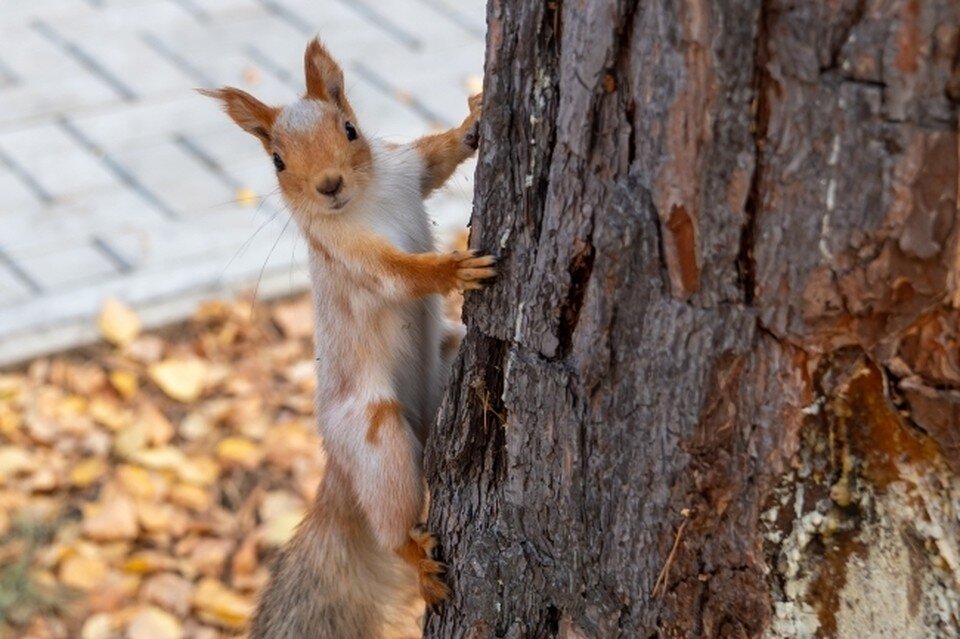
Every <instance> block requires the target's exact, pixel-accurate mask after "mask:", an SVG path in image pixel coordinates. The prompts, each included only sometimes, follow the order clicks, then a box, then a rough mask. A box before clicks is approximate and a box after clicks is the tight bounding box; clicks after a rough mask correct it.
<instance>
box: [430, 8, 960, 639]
mask: <svg viewBox="0 0 960 639" xmlns="http://www.w3.org/2000/svg"><path fill="white" fill-rule="evenodd" d="M488 20H489V35H488V55H487V69H486V71H487V72H486V79H485V87H484V96H485V97H484V101H485V104H484V120H483V123H482V125H481V138H482V142H481V153H480V160H479V165H478V173H477V194H476V195H477V198H476V206H477V208H476V215H475V216H474V219H473V237H472V244H473V245H474V246H476V247H478V248H482V249H483V250H485V251H491V252H493V253H496V254H499V255H501V257H502V260H501V263H500V266H499V270H500V271H501V275H500V276H499V278H498V280H497V282H496V283H495V284H494V285H492V286H491V287H490V288H489V289H487V290H485V291H483V292H482V293H480V294H471V295H469V296H468V299H467V303H466V305H465V315H466V318H467V321H468V326H469V332H468V336H467V338H466V341H465V343H464V347H463V350H462V353H461V356H460V358H459V360H458V362H457V364H456V366H455V370H454V371H453V375H452V380H451V383H450V387H449V388H448V392H447V396H446V399H445V401H444V404H443V407H442V410H441V415H440V418H439V421H438V424H437V428H436V429H435V432H434V433H433V435H432V436H431V439H430V441H429V443H428V450H427V468H428V473H429V478H430V484H431V491H432V500H433V505H432V510H431V527H432V529H433V530H435V531H437V532H438V534H439V535H440V537H441V541H442V544H443V558H444V560H445V561H446V562H447V563H448V564H449V566H450V575H449V581H450V585H451V586H452V589H453V593H454V594H453V598H452V600H451V601H450V602H449V603H448V604H447V605H445V606H444V607H443V608H442V609H441V610H440V611H439V613H438V614H435V615H431V616H430V617H429V619H428V624H427V626H428V627H427V632H426V636H427V637H431V638H436V639H440V638H443V639H447V638H449V639H452V638H454V637H457V638H460V637H468V638H476V639H478V638H480V637H511V638H513V637H517V638H519V637H563V638H569V639H574V638H580V637H584V638H597V639H600V638H604V639H606V638H608V637H610V638H612V637H623V638H628V637H629V638H635V637H640V638H653V637H804V636H809V637H814V636H817V637H860V636H890V637H955V636H956V629H957V627H958V625H960V617H958V615H960V611H958V609H957V605H956V601H957V593H958V591H960V558H958V557H957V556H956V554H957V553H956V550H955V549H956V548H957V545H955V544H957V543H960V530H958V521H957V519H956V516H955V513H956V512H958V511H960V484H958V480H957V473H958V472H960V423H958V422H960V311H958V310H957V309H958V306H960V279H958V277H960V276H958V265H960V222H958V215H957V174H958V161H957V157H958V139H957V119H958V112H957V97H958V94H960V91H957V88H956V87H957V86H960V84H958V83H957V78H958V77H960V72H958V70H957V69H958V60H960V5H958V4H957V3H956V2H953V1H952V0H929V1H926V2H919V1H918V0H840V1H839V2H836V3H821V2H815V1H814V0H806V1H804V2H799V3H797V2H790V3H787V2H772V1H767V2H760V1H759V0H754V1H752V2H728V1H726V0H720V1H718V2H704V1H702V0H687V1H685V2H681V3H641V2H636V1H629V0H594V1H592V2H589V3H580V2H573V1H572V0H565V1H561V0H550V1H547V2H543V3H506V2H503V1H502V0H493V1H492V2H491V3H490V5H489V8H488ZM951 513H954V514H953V515H951ZM951 602H952V603H951ZM951 606H952V607H951ZM865 613H871V614H872V616H871V614H865ZM874 613H875V614H874ZM881 613H883V614H881ZM870 624H879V625H874V626H871V625H870ZM884 624H886V625H884ZM864 633H866V634H864ZM871 633H873V634H871Z"/></svg>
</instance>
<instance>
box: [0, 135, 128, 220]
mask: <svg viewBox="0 0 960 639" xmlns="http://www.w3.org/2000/svg"><path fill="white" fill-rule="evenodd" d="M0 150H2V151H3V153H4V154H5V155H7V156H9V158H11V159H12V160H13V161H15V162H16V163H17V164H18V165H19V166H20V167H22V169H23V170H25V171H28V172H29V173H30V174H31V175H32V177H33V179H34V180H36V181H37V183H39V184H40V185H41V186H42V187H43V189H44V190H45V191H46V192H47V193H49V194H51V195H52V196H53V197H54V198H56V199H58V200H60V201H69V200H71V199H75V198H78V197H81V196H82V195H83V194H84V193H85V192H87V191H90V190H92V189H95V188H96V187H99V186H108V185H112V184H115V183H116V178H115V176H113V175H112V174H111V173H110V172H109V171H108V170H107V169H105V168H104V166H103V164H102V162H101V161H100V159H99V158H98V157H96V156H95V155H93V154H91V153H90V152H89V151H87V150H85V149H83V148H82V147H81V146H79V145H78V144H77V142H76V141H75V140H74V139H72V138H71V137H70V135H69V134H68V133H67V132H65V131H64V129H63V127H62V126H60V125H59V124H45V125H41V126H34V127H30V128H25V129H22V130H20V131H12V132H8V133H4V134H0Z"/></svg>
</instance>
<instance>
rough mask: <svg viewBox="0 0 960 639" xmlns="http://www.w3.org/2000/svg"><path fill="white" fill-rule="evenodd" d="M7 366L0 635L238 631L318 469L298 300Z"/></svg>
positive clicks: (0, 403)
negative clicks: (22, 365)
mask: <svg viewBox="0 0 960 639" xmlns="http://www.w3.org/2000/svg"><path fill="white" fill-rule="evenodd" d="M100 328H101V332H102V333H103V335H104V338H105V339H106V340H107V341H105V342H104V343H103V344H100V345H97V346H93V347H89V348H85V349H81V350H78V351H75V352H71V353H68V354H64V355H58V356H54V357H48V358H42V359H38V360H35V361H33V362H31V363H30V364H29V365H27V366H24V367H21V368H15V369H11V370H7V371H2V372H0V639H8V638H17V639H20V638H23V639H27V638H30V639H48V638H61V637H63V638H67V637H69V638H74V637H80V638H81V639H112V638H115V637H116V638H128V639H179V638H184V637H190V638H196V639H216V638H219V637H235V636H238V635H240V633H242V631H243V627H244V625H245V622H246V620H247V618H248V616H249V615H250V613H251V611H252V606H253V604H254V601H255V596H256V592H257V590H258V588H259V587H260V586H261V585H262V584H263V583H264V581H265V580H266V578H267V575H268V567H269V563H270V559H271V558H272V556H273V555H274V553H275V552H276V550H277V549H278V547H280V546H281V545H282V544H283V543H284V541H285V540H286V539H287V538H288V537H289V536H290V535H291V534H292V531H293V529H294V528H295V526H296V524H297V523H298V522H299V520H300V518H301V516H302V515H303V513H304V511H305V508H306V506H307V504H308V503H309V502H310V500H311V498H312V496H313V494H314V491H315V490H316V487H317V484H318V481H319V479H320V477H321V475H322V472H323V466H324V457H323V453H322V447H321V443H320V441H319V437H318V436H317V435H316V433H315V429H314V424H313V418H312V412H313V388H314V384H315V375H314V361H313V354H312V346H311V332H312V319H311V309H310V303H309V300H308V299H307V298H306V297H302V298H297V299H293V300H285V301H282V302H278V303H274V304H271V305H268V306H257V307H252V306H251V304H249V303H247V302H243V301H236V302H222V303H210V304H206V305H204V306H203V307H202V308H200V309H198V311H197V312H196V313H195V315H194V317H193V318H192V319H190V320H189V321H188V322H186V323H185V324H182V325H179V326H176V327H172V328H168V329H164V330H162V331H160V332H158V333H154V334H145V333H142V332H141V330H140V323H139V320H138V319H137V317H136V315H134V314H133V313H132V312H131V311H130V310H129V309H127V308H125V307H124V306H122V305H121V304H119V303H117V302H114V301H110V302H108V303H107V304H106V305H105V307H104V310H103V313H102V315H101V317H100Z"/></svg>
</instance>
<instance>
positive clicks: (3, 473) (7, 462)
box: [0, 446, 34, 485]
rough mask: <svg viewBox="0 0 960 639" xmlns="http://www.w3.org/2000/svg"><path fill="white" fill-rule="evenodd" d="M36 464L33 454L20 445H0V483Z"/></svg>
mask: <svg viewBox="0 0 960 639" xmlns="http://www.w3.org/2000/svg"><path fill="white" fill-rule="evenodd" d="M33 466H34V461H33V455H32V454H31V453H30V452H29V451H28V450H26V449H25V448H20V447H19V446H0V485H2V484H3V483H4V482H5V481H6V480H9V479H11V478H13V477H16V476H17V475H19V474H21V473H25V472H27V471H28V470H31V469H32V468H33Z"/></svg>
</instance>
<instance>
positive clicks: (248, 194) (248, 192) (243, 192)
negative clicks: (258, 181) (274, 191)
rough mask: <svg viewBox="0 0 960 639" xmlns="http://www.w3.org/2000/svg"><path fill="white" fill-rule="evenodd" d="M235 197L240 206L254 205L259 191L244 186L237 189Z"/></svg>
mask: <svg viewBox="0 0 960 639" xmlns="http://www.w3.org/2000/svg"><path fill="white" fill-rule="evenodd" d="M234 198H235V199H236V201H237V204H239V205H240V206H253V205H254V204H256V203H257V199H258V198H257V192H256V191H254V190H253V189H249V188H246V187H242V188H239V189H237V192H236V195H235V196H234Z"/></svg>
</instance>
